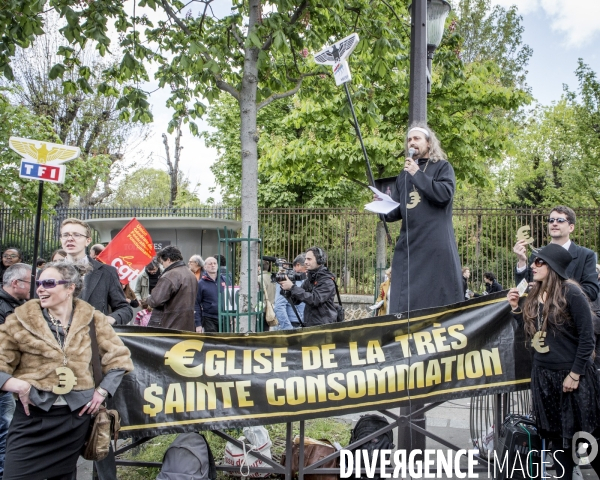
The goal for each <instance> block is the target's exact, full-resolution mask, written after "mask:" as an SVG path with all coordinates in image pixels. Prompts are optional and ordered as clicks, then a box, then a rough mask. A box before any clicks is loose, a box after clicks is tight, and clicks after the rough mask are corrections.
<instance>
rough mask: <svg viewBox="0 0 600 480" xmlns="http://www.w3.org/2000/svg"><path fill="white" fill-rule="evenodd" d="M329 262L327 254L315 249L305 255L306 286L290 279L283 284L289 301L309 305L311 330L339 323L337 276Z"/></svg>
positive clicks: (307, 317)
mask: <svg viewBox="0 0 600 480" xmlns="http://www.w3.org/2000/svg"><path fill="white" fill-rule="evenodd" d="M326 262H327V257H326V256H325V252H323V250H321V249H320V248H319V247H311V248H309V249H308V250H307V251H306V255H305V261H304V265H305V266H306V270H307V279H306V280H305V281H304V282H303V283H302V285H301V286H297V285H295V284H294V282H292V281H291V280H290V279H289V278H287V277H286V280H284V281H282V282H279V285H280V286H281V294H282V295H283V296H284V297H285V298H286V299H287V300H288V301H290V302H291V303H293V304H294V305H299V304H301V303H304V304H305V308H304V325H305V326H307V327H312V326H315V325H324V324H327V323H335V322H336V321H337V308H336V306H335V296H336V293H335V292H336V286H335V275H333V274H332V273H331V272H330V271H329V270H328V269H327V267H326V266H325V263H326Z"/></svg>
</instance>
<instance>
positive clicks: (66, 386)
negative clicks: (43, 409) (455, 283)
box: [52, 367, 77, 395]
mask: <svg viewBox="0 0 600 480" xmlns="http://www.w3.org/2000/svg"><path fill="white" fill-rule="evenodd" d="M54 371H55V372H56V374H57V375H58V385H57V386H54V387H52V393H56V394H57V395H65V394H67V393H69V392H70V391H71V390H73V387H74V386H75V385H77V377H76V376H75V374H74V373H73V370H71V369H70V368H69V367H58V368H57V369H56V370H54Z"/></svg>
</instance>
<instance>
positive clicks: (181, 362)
mask: <svg viewBox="0 0 600 480" xmlns="http://www.w3.org/2000/svg"><path fill="white" fill-rule="evenodd" d="M203 346H204V342H201V341H200V340H185V341H183V342H179V343H178V344H176V345H174V346H173V348H171V350H169V351H168V352H167V353H165V358H166V360H165V365H168V366H169V367H171V368H172V369H173V371H174V372H175V373H177V374H179V375H181V376H182V377H198V376H200V375H202V370H203V368H204V364H203V363H201V364H200V365H196V366H195V367H188V365H191V364H192V362H193V361H194V355H195V354H196V352H200V351H202V347H203Z"/></svg>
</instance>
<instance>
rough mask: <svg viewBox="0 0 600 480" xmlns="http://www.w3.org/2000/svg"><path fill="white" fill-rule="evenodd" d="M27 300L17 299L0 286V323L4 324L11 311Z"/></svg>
mask: <svg viewBox="0 0 600 480" xmlns="http://www.w3.org/2000/svg"><path fill="white" fill-rule="evenodd" d="M24 303H25V300H17V299H16V298H15V297H13V296H12V295H10V294H9V293H8V292H7V291H6V290H4V289H3V288H0V324H3V323H4V321H5V320H6V317H8V316H9V315H10V314H11V313H13V312H14V311H15V308H17V307H18V306H20V305H23V304H24Z"/></svg>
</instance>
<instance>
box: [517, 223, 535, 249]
mask: <svg viewBox="0 0 600 480" xmlns="http://www.w3.org/2000/svg"><path fill="white" fill-rule="evenodd" d="M517 240H518V241H521V240H523V241H524V242H525V243H526V244H528V245H531V244H532V243H533V237H532V236H531V227H530V226H529V225H523V226H522V227H521V228H519V229H518V230H517Z"/></svg>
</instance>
